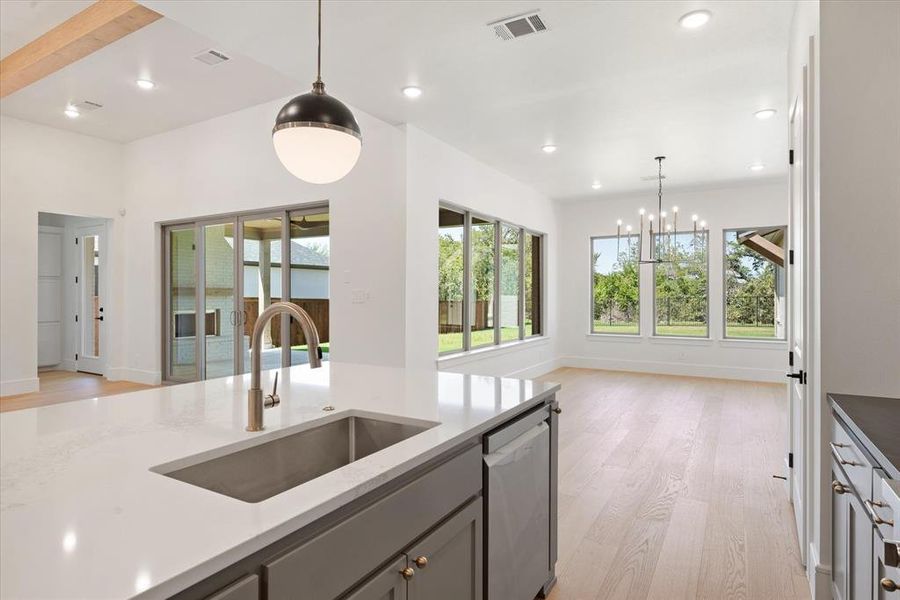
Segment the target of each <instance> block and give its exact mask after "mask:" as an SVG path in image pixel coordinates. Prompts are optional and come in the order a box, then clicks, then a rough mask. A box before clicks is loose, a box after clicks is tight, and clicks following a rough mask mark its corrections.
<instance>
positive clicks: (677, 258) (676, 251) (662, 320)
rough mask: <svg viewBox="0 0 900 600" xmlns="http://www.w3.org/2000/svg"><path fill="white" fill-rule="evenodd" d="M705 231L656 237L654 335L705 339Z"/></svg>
mask: <svg viewBox="0 0 900 600" xmlns="http://www.w3.org/2000/svg"><path fill="white" fill-rule="evenodd" d="M708 236H709V232H707V231H702V232H698V233H692V232H685V233H677V234H674V233H663V234H656V256H658V257H660V258H661V259H662V261H663V262H661V263H658V264H655V265H653V271H654V272H653V279H654V304H655V312H656V319H655V321H654V334H655V335H658V336H681V337H709V319H708V314H709V263H708V260H709V252H708Z"/></svg>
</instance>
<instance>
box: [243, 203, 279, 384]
mask: <svg viewBox="0 0 900 600" xmlns="http://www.w3.org/2000/svg"><path fill="white" fill-rule="evenodd" d="M240 223H241V233H242V236H243V240H242V244H241V248H243V260H242V264H243V268H242V269H241V275H242V277H243V284H242V286H241V289H242V290H243V293H242V294H241V298H240V302H241V303H242V306H241V308H240V311H239V319H240V321H241V334H242V336H243V338H244V340H243V342H242V348H241V354H242V356H243V359H242V365H241V368H242V370H243V372H244V373H248V372H249V371H250V353H251V348H250V336H251V334H252V333H253V327H254V326H255V325H256V320H257V319H258V318H259V315H261V314H262V312H263V311H264V310H265V309H267V308H268V307H269V306H270V305H271V304H272V303H273V302H278V301H279V300H281V290H282V289H283V286H282V281H281V264H282V259H281V254H282V253H281V250H282V246H281V241H282V239H281V238H282V234H283V229H284V219H283V218H282V216H281V214H278V215H272V216H266V217H262V216H250V217H243V218H241V219H240ZM282 333H283V332H282V331H281V316H280V315H277V316H276V317H275V318H274V319H272V320H271V321H269V323H268V324H267V325H266V327H265V329H263V335H262V344H261V345H260V346H261V347H260V348H259V351H260V352H262V355H261V356H262V361H261V363H262V368H263V369H275V368H278V367H280V366H282V364H283V362H284V360H283V357H282V340H283V339H284V336H283V335H282ZM256 350H257V349H256V348H254V349H252V351H253V352H255V351H256Z"/></svg>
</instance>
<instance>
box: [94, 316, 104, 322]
mask: <svg viewBox="0 0 900 600" xmlns="http://www.w3.org/2000/svg"><path fill="white" fill-rule="evenodd" d="M94 320H95V321H102V320H103V315H100V316H99V317H94Z"/></svg>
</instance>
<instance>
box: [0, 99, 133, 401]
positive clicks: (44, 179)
mask: <svg viewBox="0 0 900 600" xmlns="http://www.w3.org/2000/svg"><path fill="white" fill-rule="evenodd" d="M0 157H2V160H0V255H2V261H3V262H2V265H0V272H2V276H0V395H4V396H5V395H9V394H18V393H24V392H29V391H34V390H36V389H37V387H38V380H37V262H38V212H40V211H43V212H55V213H64V214H73V215H83V216H96V217H107V218H111V219H112V221H111V226H110V237H111V238H112V240H115V239H116V238H117V237H118V235H119V233H120V231H121V228H122V219H121V218H120V217H118V215H117V211H118V209H119V207H120V206H122V179H121V170H122V168H123V161H122V148H121V146H120V145H119V144H115V143H112V142H106V141H103V140H100V139H97V138H92V137H88V136H83V135H78V134H74V133H69V132H65V131H62V130H59V129H54V128H51V127H45V126H42V125H34V124H32V123H27V122H25V121H20V120H17V119H12V118H9V117H2V116H0ZM112 240H111V241H112ZM123 265H124V263H123V261H122V257H121V255H118V256H116V255H113V256H111V257H110V273H111V274H112V276H119V277H120V276H121V272H122V269H123ZM119 300H120V298H119V297H118V296H117V295H113V296H112V297H111V298H110V299H109V302H108V303H107V305H106V306H107V310H106V314H107V315H109V324H108V331H110V332H113V331H115V330H116V329H117V328H118V323H119V321H118V318H119V317H120V314H119V313H118V310H117V309H118V307H119V306H120V303H119ZM109 339H110V340H111V347H110V351H111V355H116V354H120V350H121V346H120V345H119V343H118V340H119V338H118V335H116V334H113V335H111V336H110V338H109Z"/></svg>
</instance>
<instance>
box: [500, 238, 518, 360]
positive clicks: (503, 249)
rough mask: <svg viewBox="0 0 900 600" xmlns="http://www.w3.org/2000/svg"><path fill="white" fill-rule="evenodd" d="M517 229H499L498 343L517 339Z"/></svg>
mask: <svg viewBox="0 0 900 600" xmlns="http://www.w3.org/2000/svg"><path fill="white" fill-rule="evenodd" d="M519 233H520V231H519V228H518V227H513V226H511V225H507V224H505V223H504V224H503V225H501V227H500V342H501V343H502V342H508V341H511V340H517V339H519V316H520V315H519V301H520V299H521V294H520V290H519V286H520V284H521V283H522V274H521V272H520V268H519V267H520V263H521V261H520V260H519V258H520V255H521V252H520V248H519V239H520V237H521V236H520V235H519Z"/></svg>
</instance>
